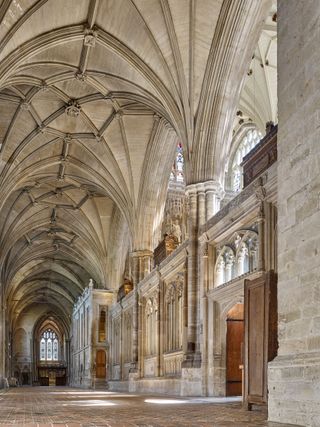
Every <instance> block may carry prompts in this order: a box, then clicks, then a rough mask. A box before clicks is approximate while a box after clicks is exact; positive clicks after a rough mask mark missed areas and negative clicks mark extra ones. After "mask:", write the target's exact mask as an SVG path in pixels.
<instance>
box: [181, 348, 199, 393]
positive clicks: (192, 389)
mask: <svg viewBox="0 0 320 427" xmlns="http://www.w3.org/2000/svg"><path fill="white" fill-rule="evenodd" d="M202 394H203V390H202V367H201V353H199V352H194V353H191V352H189V353H187V354H186V356H185V360H184V361H183V362H182V369H181V396H202Z"/></svg>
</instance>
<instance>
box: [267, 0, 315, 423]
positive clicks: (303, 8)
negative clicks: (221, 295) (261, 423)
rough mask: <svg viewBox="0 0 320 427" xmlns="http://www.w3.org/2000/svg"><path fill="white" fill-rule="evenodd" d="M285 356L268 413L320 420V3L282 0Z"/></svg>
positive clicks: (273, 370)
mask: <svg viewBox="0 0 320 427" xmlns="http://www.w3.org/2000/svg"><path fill="white" fill-rule="evenodd" d="M278 70H279V74H278V94H279V132H278V207H279V222H278V228H279V230H278V231H279V258H278V262H279V264H278V269H279V282H278V304H279V356H278V357H277V358H276V359H275V361H274V362H272V363H271V364H270V365H269V419H270V420H271V421H278V422H283V423H292V424H297V425H303V426H314V427H315V426H319V425H320V210H319V207H320V110H319V108H320V2H319V1H318V0H308V1H301V0H290V1H288V0H279V1H278Z"/></svg>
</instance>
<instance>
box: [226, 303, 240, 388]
mask: <svg viewBox="0 0 320 427" xmlns="http://www.w3.org/2000/svg"><path fill="white" fill-rule="evenodd" d="M243 345H244V306H243V304H240V303H239V304H235V305H234V306H233V307H232V308H231V310H229V312H228V314H227V346H226V352H227V357H226V365H227V366H226V396H242V394H243V393H242V383H243V378H242V373H243Z"/></svg>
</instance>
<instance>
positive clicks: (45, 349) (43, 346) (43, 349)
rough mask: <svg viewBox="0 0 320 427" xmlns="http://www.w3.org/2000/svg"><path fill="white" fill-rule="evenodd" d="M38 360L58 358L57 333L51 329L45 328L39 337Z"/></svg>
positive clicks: (54, 359) (55, 359)
mask: <svg viewBox="0 0 320 427" xmlns="http://www.w3.org/2000/svg"><path fill="white" fill-rule="evenodd" d="M40 360H41V361H57V360H59V341H58V337H57V334H56V333H55V332H54V331H53V330H52V329H46V330H45V331H44V332H43V333H42V335H41V339H40Z"/></svg>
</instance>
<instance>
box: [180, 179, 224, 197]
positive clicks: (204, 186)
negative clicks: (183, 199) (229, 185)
mask: <svg viewBox="0 0 320 427" xmlns="http://www.w3.org/2000/svg"><path fill="white" fill-rule="evenodd" d="M210 192H211V193H214V194H215V195H217V196H218V197H219V198H222V197H223V196H224V194H225V192H224V190H223V187H222V185H221V184H220V182H219V181H218V180H215V179H212V180H209V181H204V182H197V183H194V184H189V185H187V186H186V193H187V195H191V194H197V193H210Z"/></svg>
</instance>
